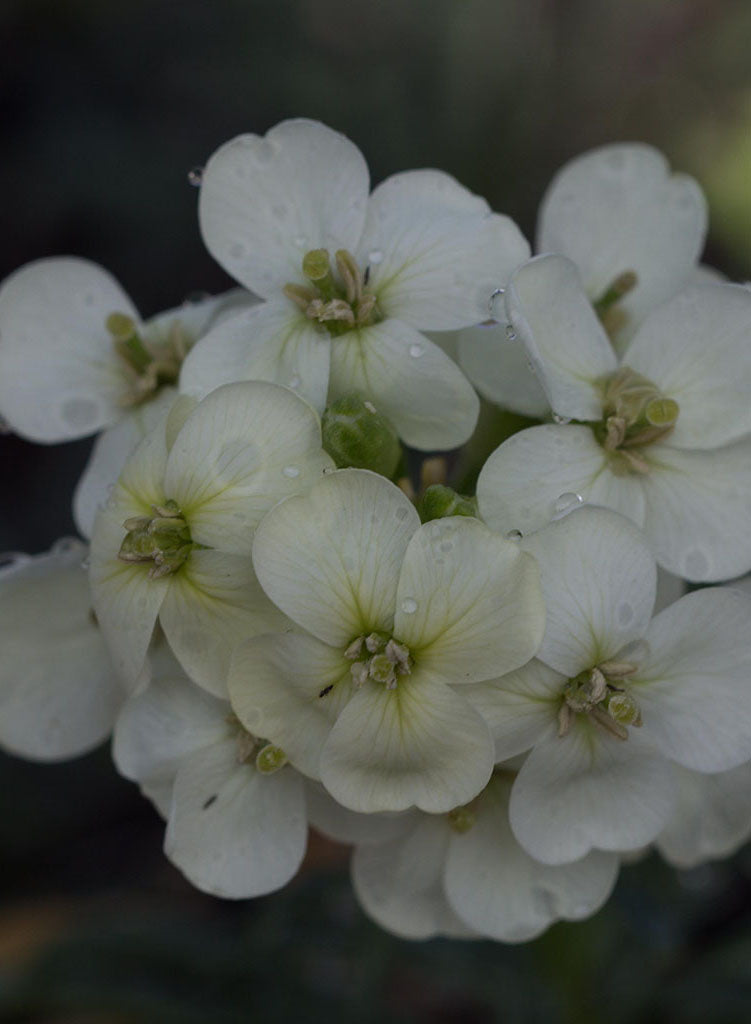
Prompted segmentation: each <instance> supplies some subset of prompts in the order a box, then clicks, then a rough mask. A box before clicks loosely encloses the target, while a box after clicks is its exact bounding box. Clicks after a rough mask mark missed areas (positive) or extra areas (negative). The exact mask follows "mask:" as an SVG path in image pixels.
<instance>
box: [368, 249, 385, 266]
mask: <svg viewBox="0 0 751 1024" xmlns="http://www.w3.org/2000/svg"><path fill="white" fill-rule="evenodd" d="M368 263H370V264H371V265H372V266H374V267H377V266H378V264H379V263H383V253H382V252H381V250H380V249H373V251H372V252H369V253H368Z"/></svg>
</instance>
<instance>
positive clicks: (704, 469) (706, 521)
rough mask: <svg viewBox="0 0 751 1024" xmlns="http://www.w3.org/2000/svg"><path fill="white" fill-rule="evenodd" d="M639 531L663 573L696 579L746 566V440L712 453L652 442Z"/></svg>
mask: <svg viewBox="0 0 751 1024" xmlns="http://www.w3.org/2000/svg"><path fill="white" fill-rule="evenodd" d="M650 463H651V464H652V470H651V472H650V474H649V476H648V477H646V478H645V480H644V485H643V486H644V498H645V502H646V514H645V517H644V532H645V534H646V535H647V537H648V539H649V541H650V543H651V545H652V550H653V551H654V553H655V557H656V559H657V561H658V562H659V563H660V565H661V566H662V567H663V568H665V569H667V570H668V572H672V573H675V574H676V575H678V576H683V577H684V578H685V579H688V580H693V581H695V582H697V583H712V582H716V581H719V580H727V579H730V578H731V577H734V576H737V575H738V574H739V573H743V572H747V571H748V569H750V568H751V532H750V531H749V529H748V515H749V511H750V510H751V439H747V440H744V441H738V442H736V444H732V445H727V446H726V447H724V448H717V449H715V451H712V452H702V451H690V452H686V451H679V450H678V449H677V448H673V447H671V446H670V445H667V444H659V445H654V446H653V449H652V454H651V455H650Z"/></svg>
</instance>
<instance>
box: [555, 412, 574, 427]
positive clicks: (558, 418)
mask: <svg viewBox="0 0 751 1024" xmlns="http://www.w3.org/2000/svg"><path fill="white" fill-rule="evenodd" d="M570 422H571V417H570V416H559V415H558V413H557V412H554V413H553V423H558V424H566V423H570Z"/></svg>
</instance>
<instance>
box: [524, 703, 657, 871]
mask: <svg viewBox="0 0 751 1024" xmlns="http://www.w3.org/2000/svg"><path fill="white" fill-rule="evenodd" d="M580 717H581V716H580ZM674 784H675V779H674V776H673V774H672V772H671V768H670V764H669V763H668V762H667V761H665V760H664V759H663V758H661V757H658V756H656V755H655V754H654V752H653V751H652V750H650V748H649V747H648V746H647V745H646V744H645V743H643V742H642V741H641V739H640V737H639V733H638V730H636V729H631V730H630V732H629V737H628V739H627V740H618V739H615V737H612V736H608V735H604V734H601V733H596V732H594V726H593V725H591V724H590V723H588V722H581V721H576V722H574V725H573V727H572V729H571V731H570V732H569V733H568V735H566V736H564V737H558V736H556V735H555V734H554V731H553V729H552V728H551V730H550V734H549V736H548V737H547V739H546V740H544V741H541V742H540V744H539V745H538V746H536V747H535V748H534V750H532V752H531V753H530V754H529V756H528V757H527V759H526V761H525V762H524V764H523V765H522V767H521V771H520V772H519V775H518V776H517V778H516V781H515V783H514V788H513V790H512V793H511V804H510V807H509V815H510V820H511V827H512V829H513V830H514V835H515V836H516V838H517V839H518V840H519V842H520V843H521V845H522V846H523V847H524V849H525V850H526V851H527V853H529V854H530V855H531V856H532V857H534V858H535V860H539V861H542V863H543V864H568V863H570V862H571V861H575V860H579V859H580V858H581V857H583V856H584V855H585V854H587V853H589V851H590V850H611V851H614V852H618V851H620V850H633V849H636V848H638V847H640V846H644V845H645V844H646V843H649V842H651V841H652V840H653V839H654V838H655V836H656V835H657V834H658V833H659V832H660V831H661V830H662V829H663V828H664V826H665V824H666V822H667V821H668V819H669V818H670V816H671V814H672V812H673V806H674V796H673V793H674Z"/></svg>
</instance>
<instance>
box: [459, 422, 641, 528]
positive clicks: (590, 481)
mask: <svg viewBox="0 0 751 1024" xmlns="http://www.w3.org/2000/svg"><path fill="white" fill-rule="evenodd" d="M579 499H581V501H580V500H579ZM477 501H478V505H479V509H480V515H481V516H482V518H483V519H484V520H485V522H486V523H487V524H488V526H489V527H490V528H491V529H492V530H498V531H499V532H501V533H505V532H507V531H509V530H521V531H523V533H525V534H527V533H531V532H532V531H534V530H539V529H541V528H542V527H543V526H547V524H548V523H549V522H550V521H551V520H552V519H555V518H556V517H557V516H560V515H563V514H564V513H565V512H567V511H568V510H569V509H573V508H576V507H577V505H579V504H581V503H582V502H589V503H591V504H593V505H604V506H605V507H606V508H611V509H614V510H615V511H616V512H620V513H621V515H624V516H627V517H628V518H629V519H630V520H631V521H632V522H634V523H636V525H637V526H641V525H642V523H643V522H644V483H643V481H642V478H641V477H640V476H637V475H636V474H633V475H629V476H616V474H615V473H613V472H611V470H610V469H609V468H608V461H607V456H606V455H605V452H604V451H603V449H602V448H601V447H600V445H599V444H598V443H597V441H596V440H595V438H594V435H593V433H592V431H591V430H590V429H589V427H584V426H577V425H575V424H573V423H572V424H566V425H560V426H559V425H556V424H545V425H543V426H540V427H530V428H529V429H528V430H521V431H520V432H519V433H518V434H514V435H513V436H512V437H510V438H509V439H508V440H507V441H504V442H503V444H502V445H501V446H500V448H497V449H496V450H495V451H494V452H493V454H492V455H491V456H490V458H489V459H488V461H487V462H486V463H485V465H484V466H483V468H482V470H481V471H480V476H479V478H478V480H477Z"/></svg>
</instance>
